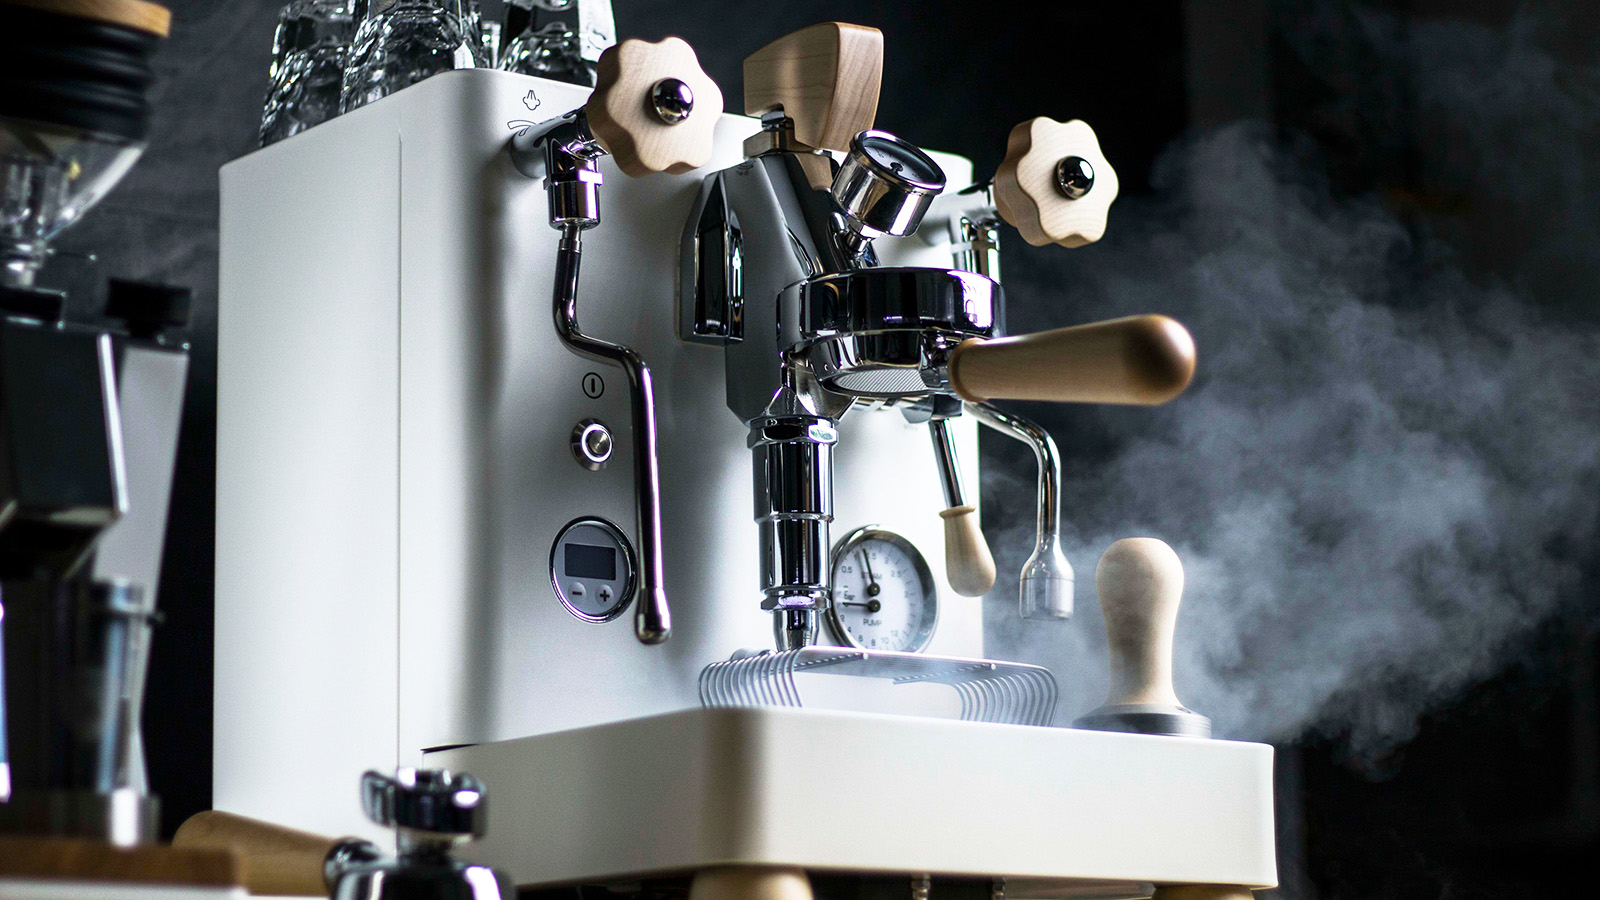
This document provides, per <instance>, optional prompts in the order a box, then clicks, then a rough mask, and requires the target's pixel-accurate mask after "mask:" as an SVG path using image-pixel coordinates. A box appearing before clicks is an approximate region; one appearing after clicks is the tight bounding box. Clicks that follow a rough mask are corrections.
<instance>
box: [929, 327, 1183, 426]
mask: <svg viewBox="0 0 1600 900" xmlns="http://www.w3.org/2000/svg"><path fill="white" fill-rule="evenodd" d="M1194 366H1195V349H1194V338H1192V337H1190V336H1189V331H1188V329H1186V328H1184V327H1183V325H1181V324H1179V323H1178V322H1177V321H1176V320H1174V319H1169V318H1167V317H1166V316H1128V317H1127V318H1123V319H1111V320H1109V321H1105V322H1092V323H1090V324H1088V325H1074V326H1073V327H1071V328H1057V329H1055V330H1053V331H1040V332H1037V333H1034V334H1023V335H1017V336H1015V337H1006V338H997V339H995V340H987V341H986V340H981V339H978V338H973V339H971V340H967V341H963V342H961V343H960V344H958V345H957V346H956V349H955V350H954V351H952V352H951V354H950V386H951V387H952V388H954V389H955V392H956V393H957V394H958V395H960V396H961V399H963V400H967V401H969V402H973V403H981V402H983V401H985V400H992V399H997V400H1045V401H1050V402H1054V403H1126V404H1136V405H1141V406H1158V405H1160V404H1162V403H1166V402H1167V401H1169V400H1171V399H1173V398H1175V397H1177V396H1178V395H1179V394H1182V393H1183V392H1184V390H1185V389H1186V388H1188V387H1189V382H1190V380H1191V379H1193V378H1194Z"/></svg>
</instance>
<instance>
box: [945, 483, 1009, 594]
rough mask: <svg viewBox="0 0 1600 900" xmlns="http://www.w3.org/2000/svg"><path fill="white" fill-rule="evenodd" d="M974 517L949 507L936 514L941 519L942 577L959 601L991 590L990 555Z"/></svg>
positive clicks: (966, 509) (964, 508)
mask: <svg viewBox="0 0 1600 900" xmlns="http://www.w3.org/2000/svg"><path fill="white" fill-rule="evenodd" d="M977 513H978V511H977V510H976V509H973V508H972V507H970V506H952V507H950V508H949V509H947V510H944V511H943V512H941V513H939V518H941V519H944V573H945V577H946V578H948V579H949V581H950V587H951V588H952V589H954V590H955V592H956V593H958V594H960V595H961V596H963V597H982V596H983V595H984V594H987V593H989V589H990V588H992V587H994V576H995V568H994V554H992V553H990V552H989V542H988V541H987V540H985V539H984V537H983V530H982V529H980V528H979V527H978V514H977Z"/></svg>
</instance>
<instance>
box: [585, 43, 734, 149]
mask: <svg viewBox="0 0 1600 900" xmlns="http://www.w3.org/2000/svg"><path fill="white" fill-rule="evenodd" d="M595 74H596V84H595V88H594V93H593V94H592V95H591V96H590V97H589V102H588V103H587V104H585V106H584V112H585V115H586V116H587V117H588V119H589V128H590V130H592V131H593V132H594V136H595V138H596V139H597V140H598V141H599V142H600V145H601V146H602V147H604V148H605V149H606V152H607V153H610V154H611V156H612V158H613V159H615V160H616V161H617V168H619V169H621V170H622V171H623V172H624V173H625V174H628V175H632V176H635V177H638V176H640V175H649V174H650V173H652V172H671V173H673V174H677V173H680V172H687V171H689V170H690V169H697V168H699V167H700V166H703V165H705V164H706V162H707V161H708V160H710V159H711V139H712V132H713V131H714V130H715V128H716V125H717V118H718V117H719V116H721V115H722V91H721V90H720V89H719V88H718V87H717V83H716V82H715V81H712V80H711V76H709V75H707V74H706V73H705V70H703V69H701V68H700V61H699V59H697V58H696V57H695V55H694V48H692V47H690V46H689V44H688V43H687V42H685V41H684V40H683V39H682V38H675V37H669V38H664V39H662V40H660V41H657V42H655V43H650V42H648V41H641V40H638V39H630V40H626V41H623V42H622V43H620V44H617V45H615V46H612V47H609V48H607V49H606V51H605V52H604V53H602V54H601V55H600V63H599V65H598V66H597V70H596V73H595Z"/></svg>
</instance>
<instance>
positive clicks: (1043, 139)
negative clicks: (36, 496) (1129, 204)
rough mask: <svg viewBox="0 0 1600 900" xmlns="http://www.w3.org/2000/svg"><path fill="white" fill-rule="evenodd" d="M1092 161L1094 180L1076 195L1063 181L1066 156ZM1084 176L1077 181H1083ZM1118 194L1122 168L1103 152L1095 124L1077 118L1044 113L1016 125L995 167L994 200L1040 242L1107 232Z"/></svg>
mask: <svg viewBox="0 0 1600 900" xmlns="http://www.w3.org/2000/svg"><path fill="white" fill-rule="evenodd" d="M1073 158H1077V159H1080V160H1084V161H1086V162H1087V163H1088V166H1089V169H1090V170H1091V171H1092V172H1093V180H1092V182H1090V186H1089V188H1088V190H1087V192H1086V193H1084V194H1083V195H1082V196H1080V197H1077V198H1076V199H1073V198H1071V197H1069V195H1068V193H1067V192H1066V189H1064V188H1063V187H1061V186H1060V185H1059V184H1058V177H1057V169H1058V167H1059V166H1060V165H1061V163H1062V161H1063V160H1070V159H1073ZM1082 183H1083V182H1082V181H1081V180H1080V181H1078V182H1077V184H1078V186H1079V187H1081V186H1082ZM1115 199H1117V172H1116V170H1115V169H1113V168H1111V163H1109V162H1106V157H1105V154H1103V153H1101V152H1100V139H1099V138H1097V137H1095V134H1094V129H1092V128H1090V127H1089V126H1088V125H1086V124H1084V123H1083V122H1082V121H1080V120H1078V119H1073V120H1072V121H1071V122H1057V121H1056V120H1054V119H1048V118H1044V117H1042V116H1041V117H1040V118H1037V119H1029V120H1028V121H1026V122H1023V123H1022V124H1020V125H1018V126H1017V127H1015V128H1013V129H1011V136H1010V138H1009V139H1008V140H1007V141H1006V158H1005V161H1004V162H1002V163H1000V168H999V169H998V170H996V171H995V173H994V204H995V208H996V209H997V210H999V212H1000V217H1001V218H1003V219H1005V220H1006V221H1007V222H1009V223H1011V227H1013V228H1015V229H1017V231H1018V233H1020V234H1021V235H1022V239H1023V240H1025V241H1027V242H1028V243H1030V244H1032V245H1033V246H1035V247H1043V246H1044V245H1045V244H1061V245H1062V246H1064V247H1081V246H1083V245H1084V244H1092V243H1094V242H1095V241H1098V240H1100V236H1101V235H1103V234H1105V233H1106V214H1107V213H1108V212H1110V210H1111V201H1113V200H1115Z"/></svg>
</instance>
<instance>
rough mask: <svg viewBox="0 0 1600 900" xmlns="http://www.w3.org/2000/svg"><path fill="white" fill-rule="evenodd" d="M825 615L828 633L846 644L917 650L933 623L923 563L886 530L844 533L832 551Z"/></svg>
mask: <svg viewBox="0 0 1600 900" xmlns="http://www.w3.org/2000/svg"><path fill="white" fill-rule="evenodd" d="M827 618H828V625H829V627H830V628H831V629H832V630H833V633H834V636H835V637H837V638H838V639H839V640H841V641H844V642H845V643H847V644H849V645H850V646H852V647H860V648H861V649H863V650H904V651H908V652H913V653H914V652H916V651H918V650H921V649H922V648H924V647H926V646H928V642H929V641H931V640H933V630H934V628H935V627H936V626H937V625H938V624H939V598H938V595H937V592H936V590H935V588H934V584H933V572H932V570H930V569H929V568H928V561H927V560H925V559H923V558H922V554H921V553H919V552H917V548H916V547H914V546H912V544H911V542H910V541H908V540H906V539H905V538H903V537H901V536H900V535H898V534H895V533H894V532H892V531H885V530H883V529H881V528H878V527H876V526H871V525H869V526H867V527H866V528H858V529H856V530H855V531H852V532H850V533H849V534H847V535H845V537H844V539H843V540H841V541H840V542H839V544H838V545H837V546H836V547H834V549H833V599H832V600H831V601H830V602H829V603H828V616H827Z"/></svg>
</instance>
